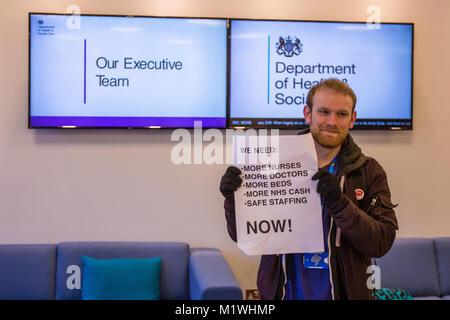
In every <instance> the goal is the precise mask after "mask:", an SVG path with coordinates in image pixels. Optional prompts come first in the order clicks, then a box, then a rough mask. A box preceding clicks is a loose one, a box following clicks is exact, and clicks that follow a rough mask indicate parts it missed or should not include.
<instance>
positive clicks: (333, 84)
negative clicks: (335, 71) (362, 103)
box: [306, 78, 356, 113]
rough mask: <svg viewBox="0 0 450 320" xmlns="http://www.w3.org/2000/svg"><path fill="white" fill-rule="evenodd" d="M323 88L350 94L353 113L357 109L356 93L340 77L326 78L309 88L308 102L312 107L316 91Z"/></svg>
mask: <svg viewBox="0 0 450 320" xmlns="http://www.w3.org/2000/svg"><path fill="white" fill-rule="evenodd" d="M322 88H327V89H332V90H334V91H336V92H339V93H343V94H344V95H346V96H349V97H350V98H351V99H352V101H353V106H352V113H353V111H354V110H355V106H356V95H355V93H354V92H353V90H352V88H350V87H349V86H348V84H347V83H345V82H343V81H341V80H338V79H334V78H331V79H325V80H322V81H320V82H319V83H318V84H316V85H314V86H313V87H312V88H311V89H309V92H308V96H307V97H306V104H307V105H308V107H309V108H310V109H312V107H313V98H314V95H315V94H316V91H317V90H319V89H322Z"/></svg>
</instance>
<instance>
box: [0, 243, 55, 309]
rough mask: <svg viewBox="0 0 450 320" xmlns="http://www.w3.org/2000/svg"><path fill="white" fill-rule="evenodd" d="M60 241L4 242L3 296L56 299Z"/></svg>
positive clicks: (0, 253)
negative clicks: (58, 246)
mask: <svg viewBox="0 0 450 320" xmlns="http://www.w3.org/2000/svg"><path fill="white" fill-rule="evenodd" d="M55 269H56V245H54V244H6V245H0V299H8V300H32V299H38V300H52V299H55Z"/></svg>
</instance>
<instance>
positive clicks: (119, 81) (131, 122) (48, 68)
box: [29, 13, 227, 128]
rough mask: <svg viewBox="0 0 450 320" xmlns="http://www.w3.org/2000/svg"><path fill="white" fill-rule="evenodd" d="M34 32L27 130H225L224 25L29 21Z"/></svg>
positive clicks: (58, 18)
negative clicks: (199, 123)
mask: <svg viewBox="0 0 450 320" xmlns="http://www.w3.org/2000/svg"><path fill="white" fill-rule="evenodd" d="M29 27H30V57H29V58H30V64H29V66H30V67H29V68H30V76H29V77H30V110H29V112H30V117H29V127H31V128H42V127H45V128H54V127H78V128H79V127H89V128H105V127H111V128H129V127H131V128H148V127H150V128H152V127H163V128H164V127H187V128H189V127H194V125H195V121H201V122H202V123H201V125H202V126H203V127H216V128H225V126H226V107H227V20H226V19H206V18H205V19H194V18H159V17H125V16H101V15H81V16H71V15H58V14H34V13H30V15H29ZM197 123H198V122H197Z"/></svg>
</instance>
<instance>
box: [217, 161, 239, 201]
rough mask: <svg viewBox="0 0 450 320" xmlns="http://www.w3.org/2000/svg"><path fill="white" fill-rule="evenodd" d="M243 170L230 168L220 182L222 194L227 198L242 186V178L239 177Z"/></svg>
mask: <svg viewBox="0 0 450 320" xmlns="http://www.w3.org/2000/svg"><path fill="white" fill-rule="evenodd" d="M240 174H241V170H240V169H239V168H236V167H234V166H230V167H228V169H227V171H226V172H225V174H224V175H223V176H222V179H221V180H220V187H219V189H220V192H221V193H222V194H223V195H224V196H226V195H229V194H231V193H233V192H235V191H236V190H237V188H239V187H240V186H241V184H242V178H241V177H239V175H240Z"/></svg>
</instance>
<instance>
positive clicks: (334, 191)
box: [311, 171, 342, 207]
mask: <svg viewBox="0 0 450 320" xmlns="http://www.w3.org/2000/svg"><path fill="white" fill-rule="evenodd" d="M311 179H312V180H319V183H318V184H317V192H318V193H320V198H321V199H322V201H323V205H324V206H325V207H331V206H332V205H333V204H334V203H335V202H336V201H338V200H339V198H340V197H341V194H342V192H341V186H340V185H339V180H338V178H337V177H336V176H335V175H334V174H331V173H329V172H327V171H318V172H317V173H316V174H315V175H314V176H313V177H312V178H311Z"/></svg>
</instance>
